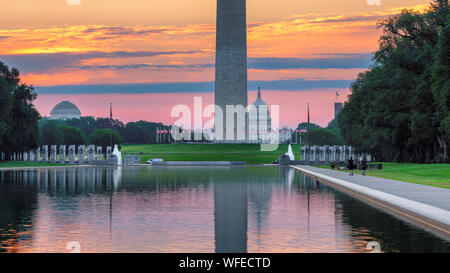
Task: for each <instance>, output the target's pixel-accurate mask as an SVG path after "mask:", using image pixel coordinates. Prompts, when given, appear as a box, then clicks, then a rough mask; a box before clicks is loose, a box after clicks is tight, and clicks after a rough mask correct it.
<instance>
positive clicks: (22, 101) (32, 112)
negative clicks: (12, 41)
mask: <svg viewBox="0 0 450 273" xmlns="http://www.w3.org/2000/svg"><path fill="white" fill-rule="evenodd" d="M19 76H20V74H19V71H18V70H17V69H15V68H12V69H9V68H8V66H6V65H5V64H3V63H2V62H0V151H1V152H5V153H6V154H7V156H9V155H11V154H12V153H15V152H24V151H27V150H30V149H33V148H36V147H37V146H38V144H39V130H38V121H39V119H40V118H41V117H40V114H39V112H38V111H37V110H36V108H35V107H34V105H33V101H34V100H35V99H36V98H37V94H36V92H35V91H34V88H33V87H32V86H28V85H26V84H20V77H19Z"/></svg>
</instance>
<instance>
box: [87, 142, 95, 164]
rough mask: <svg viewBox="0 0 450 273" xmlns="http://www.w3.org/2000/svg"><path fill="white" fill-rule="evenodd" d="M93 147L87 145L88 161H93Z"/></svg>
mask: <svg viewBox="0 0 450 273" xmlns="http://www.w3.org/2000/svg"><path fill="white" fill-rule="evenodd" d="M94 156H95V145H89V147H88V161H89V162H91V161H94V160H95V157H94Z"/></svg>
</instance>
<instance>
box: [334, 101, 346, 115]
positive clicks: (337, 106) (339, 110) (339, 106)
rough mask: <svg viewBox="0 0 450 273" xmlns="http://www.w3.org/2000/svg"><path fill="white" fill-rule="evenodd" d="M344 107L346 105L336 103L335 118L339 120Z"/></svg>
mask: <svg viewBox="0 0 450 273" xmlns="http://www.w3.org/2000/svg"><path fill="white" fill-rule="evenodd" d="M343 106H344V104H343V103H342V102H336V103H334V118H337V116H338V115H339V113H340V112H341V111H342V107H343Z"/></svg>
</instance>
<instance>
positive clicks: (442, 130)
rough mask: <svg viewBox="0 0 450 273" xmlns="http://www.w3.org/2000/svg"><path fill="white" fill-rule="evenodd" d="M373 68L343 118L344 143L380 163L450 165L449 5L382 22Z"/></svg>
mask: <svg viewBox="0 0 450 273" xmlns="http://www.w3.org/2000/svg"><path fill="white" fill-rule="evenodd" d="M378 25H379V28H381V29H382V31H383V34H382V35H381V37H380V39H379V49H378V50H377V51H376V52H375V53H374V56H373V59H374V65H373V67H371V69H369V70H368V71H366V72H364V73H361V74H359V76H358V78H357V79H356V81H355V82H354V83H353V84H352V85H351V91H352V94H351V95H350V96H349V101H348V102H347V103H346V104H345V106H344V108H343V110H342V112H341V113H340V114H339V116H338V125H339V126H338V127H339V128H340V133H341V134H342V136H343V138H344V141H345V142H346V143H348V144H349V145H352V146H353V147H355V148H356V149H358V150H359V151H362V152H369V153H372V154H374V155H375V156H376V158H377V159H378V160H384V161H397V162H417V163H432V162H449V149H448V147H449V145H450V112H449V109H450V81H449V75H450V15H449V3H448V0H435V1H434V2H433V3H431V4H430V6H429V8H428V9H427V10H426V11H425V12H422V13H420V12H415V11H412V10H403V11H402V12H401V14H399V15H395V16H392V17H389V18H386V19H382V20H380V21H379V23H378Z"/></svg>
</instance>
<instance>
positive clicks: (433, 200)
mask: <svg viewBox="0 0 450 273" xmlns="http://www.w3.org/2000/svg"><path fill="white" fill-rule="evenodd" d="M301 168H303V169H305V170H310V171H313V172H316V173H320V174H324V175H327V176H331V177H334V178H338V179H341V180H344V181H347V182H351V183H354V184H357V185H360V186H364V187H368V188H371V189H374V190H378V191H382V192H385V193H389V194H392V195H396V196H399V197H403V198H406V199H409V200H413V201H417V202H420V203H424V204H428V205H430V206H434V207H438V208H441V209H445V210H448V211H450V189H444V188H437V187H432V186H426V185H420V184H413V183H408V182H402V181H397V180H391V179H384V178H379V177H373V176H362V175H358V174H355V175H354V176H350V175H349V174H348V173H345V172H340V171H333V170H327V169H322V168H316V167H311V166H301Z"/></svg>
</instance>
